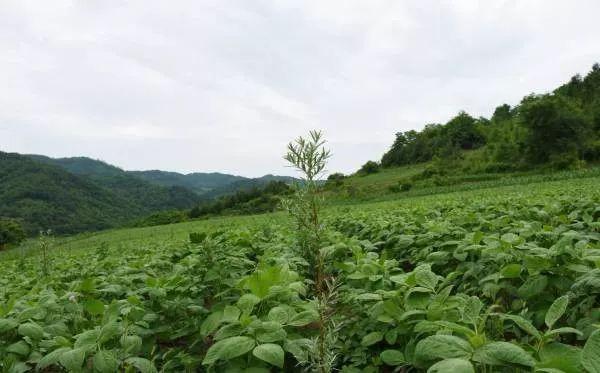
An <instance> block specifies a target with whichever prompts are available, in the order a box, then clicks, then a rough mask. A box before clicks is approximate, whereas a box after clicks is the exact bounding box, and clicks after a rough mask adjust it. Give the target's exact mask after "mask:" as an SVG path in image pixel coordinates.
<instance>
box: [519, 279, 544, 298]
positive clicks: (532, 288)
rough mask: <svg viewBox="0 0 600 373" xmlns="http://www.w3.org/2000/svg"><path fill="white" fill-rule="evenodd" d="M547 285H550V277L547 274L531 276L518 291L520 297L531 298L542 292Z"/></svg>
mask: <svg viewBox="0 0 600 373" xmlns="http://www.w3.org/2000/svg"><path fill="white" fill-rule="evenodd" d="M546 285H548V278H547V277H546V276H542V275H539V276H534V277H529V278H528V279H527V280H526V281H525V282H524V283H523V285H521V287H520V288H519V289H518V290H517V293H518V294H519V296H520V297H522V298H525V299H529V298H532V297H535V296H538V295H539V294H541V293H542V292H543V291H544V289H545V288H546Z"/></svg>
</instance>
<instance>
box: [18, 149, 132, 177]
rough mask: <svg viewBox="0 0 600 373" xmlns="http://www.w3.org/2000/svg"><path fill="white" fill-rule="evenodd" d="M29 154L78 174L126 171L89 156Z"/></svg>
mask: <svg viewBox="0 0 600 373" xmlns="http://www.w3.org/2000/svg"><path fill="white" fill-rule="evenodd" d="M27 156H28V157H29V158H31V159H33V160H36V161H38V162H42V163H47V164H51V165H54V166H59V167H62V168H64V169H65V170H67V171H69V172H71V173H74V174H77V175H86V176H116V175H122V174H123V173H124V172H125V171H123V170H122V169H120V168H119V167H116V166H113V165H111V164H108V163H106V162H104V161H100V160H97V159H91V158H87V157H69V158H50V157H47V156H45V155H38V154H27Z"/></svg>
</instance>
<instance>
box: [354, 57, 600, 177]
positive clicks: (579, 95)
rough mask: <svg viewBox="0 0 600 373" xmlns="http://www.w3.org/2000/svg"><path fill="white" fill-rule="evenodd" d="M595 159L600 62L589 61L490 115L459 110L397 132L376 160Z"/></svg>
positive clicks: (531, 162)
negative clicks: (586, 67) (556, 83)
mask: <svg viewBox="0 0 600 373" xmlns="http://www.w3.org/2000/svg"><path fill="white" fill-rule="evenodd" d="M473 150H477V151H475V152H473ZM599 159H600V65H599V64H595V65H594V66H593V67H592V70H591V71H590V72H589V73H588V74H587V75H586V76H585V77H582V76H580V75H575V76H574V77H573V78H571V80H570V81H569V82H568V83H566V84H564V85H562V86H560V87H559V88H557V89H556V90H554V91H553V92H552V93H547V94H539V95H535V94H532V95H528V96H526V97H524V98H523V100H522V101H521V102H520V104H518V105H517V106H515V107H511V106H509V105H507V104H502V105H500V106H498V107H497V108H496V109H495V110H494V113H493V115H492V117H491V118H490V119H487V118H474V117H472V116H471V115H469V114H467V113H466V112H460V113H459V114H458V115H457V116H455V117H454V118H452V119H450V120H449V121H448V122H447V123H445V124H428V125H426V126H425V127H424V128H423V129H422V130H421V131H415V130H411V131H406V132H399V133H397V134H396V139H395V141H394V143H393V145H392V146H391V148H390V149H389V151H388V152H386V153H385V154H384V155H383V157H382V159H381V162H380V164H381V166H383V167H394V166H402V165H408V164H415V163H420V162H427V161H432V160H433V161H436V162H435V164H437V165H439V166H440V167H438V169H439V170H443V169H445V170H449V169H452V168H453V166H458V167H461V168H462V169H463V170H464V171H469V172H498V171H509V170H521V169H528V168H533V167H539V166H549V167H552V168H569V167H574V166H577V165H579V164H581V162H582V161H597V160H599ZM372 168H373V164H368V165H366V167H364V169H366V170H367V171H368V170H372Z"/></svg>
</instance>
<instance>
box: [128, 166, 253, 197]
mask: <svg viewBox="0 0 600 373" xmlns="http://www.w3.org/2000/svg"><path fill="white" fill-rule="evenodd" d="M129 173H130V174H132V175H135V176H137V177H139V178H141V179H144V180H146V181H148V182H151V183H153V184H157V185H162V186H182V187H186V188H188V189H191V190H193V191H194V192H196V193H198V194H203V193H206V192H209V191H211V190H214V189H217V188H221V187H224V186H226V185H230V184H231V183H234V182H237V181H242V180H248V178H245V177H243V176H236V175H229V174H222V173H219V172H194V173H189V174H181V173H179V172H168V171H160V170H149V171H129Z"/></svg>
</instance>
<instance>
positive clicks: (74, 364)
mask: <svg viewBox="0 0 600 373" xmlns="http://www.w3.org/2000/svg"><path fill="white" fill-rule="evenodd" d="M84 360H85V350H83V349H81V348H76V349H74V350H69V351H65V352H64V353H62V354H61V355H60V358H59V359H58V361H59V362H60V364H61V365H62V366H63V367H65V368H66V369H67V370H69V371H79V370H81V366H82V365H83V361H84Z"/></svg>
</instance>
